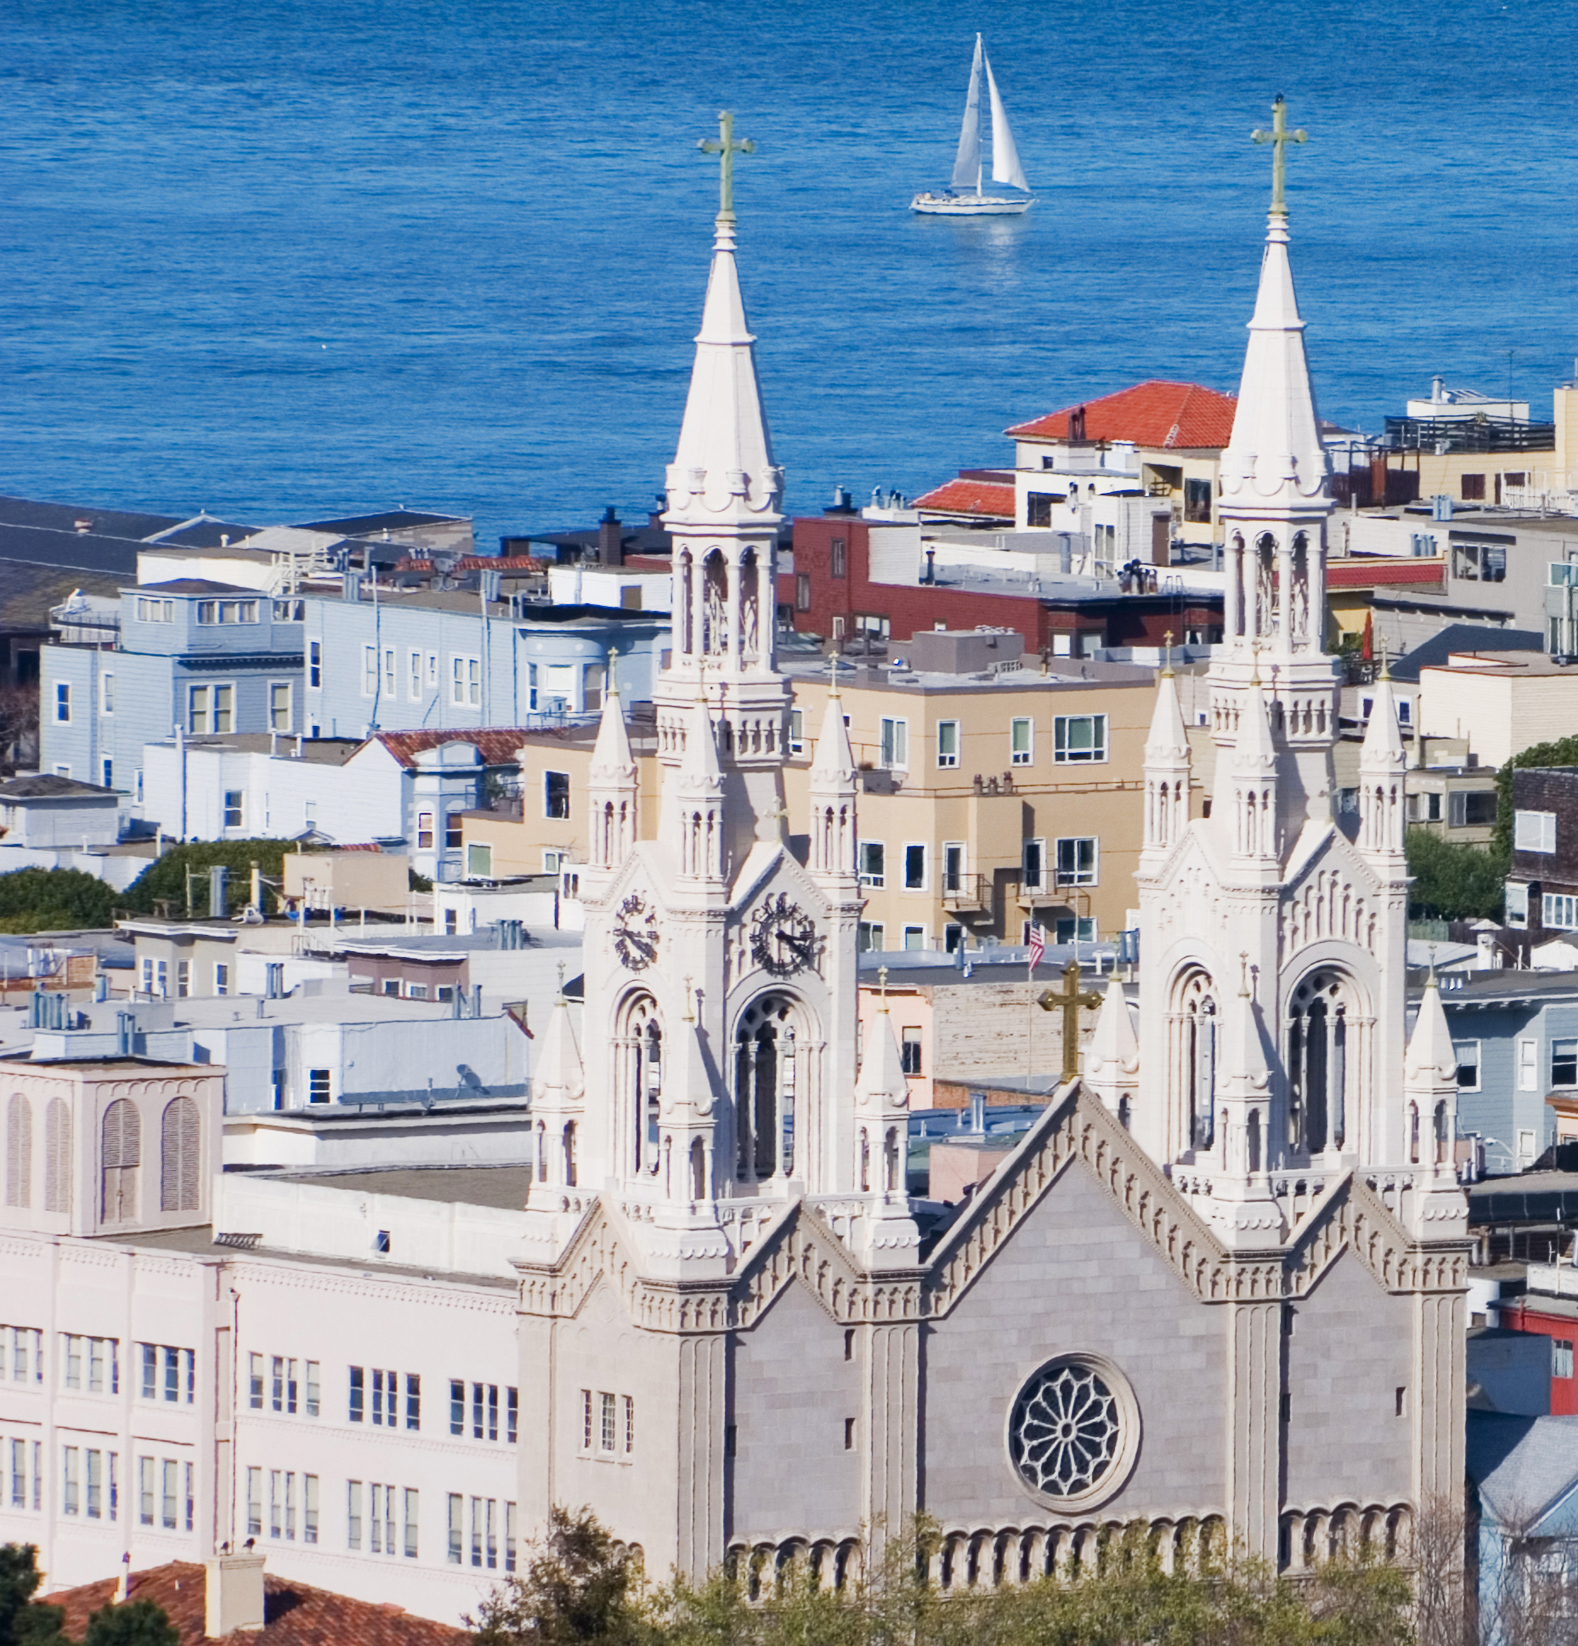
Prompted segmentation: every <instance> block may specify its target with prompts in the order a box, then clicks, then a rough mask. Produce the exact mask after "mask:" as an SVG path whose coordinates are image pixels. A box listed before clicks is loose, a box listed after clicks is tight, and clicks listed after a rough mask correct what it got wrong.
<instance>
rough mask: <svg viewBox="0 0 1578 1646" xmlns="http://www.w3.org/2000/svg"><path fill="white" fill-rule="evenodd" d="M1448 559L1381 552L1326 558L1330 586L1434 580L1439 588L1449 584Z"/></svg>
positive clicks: (1364, 586)
mask: <svg viewBox="0 0 1578 1646" xmlns="http://www.w3.org/2000/svg"><path fill="white" fill-rule="evenodd" d="M1445 572H1446V562H1445V561H1444V560H1442V559H1441V558H1440V557H1439V556H1428V557H1424V556H1422V557H1420V558H1419V559H1407V560H1392V559H1386V558H1382V557H1380V556H1371V555H1354V556H1353V558H1352V559H1348V558H1342V559H1338V560H1328V561H1327V562H1326V587H1327V588H1329V589H1374V588H1385V587H1387V586H1388V585H1390V584H1395V583H1433V584H1434V585H1435V586H1436V587H1437V588H1438V589H1439V588H1442V587H1444V585H1445Z"/></svg>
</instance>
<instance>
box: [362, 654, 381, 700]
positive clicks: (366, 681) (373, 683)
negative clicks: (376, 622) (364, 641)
mask: <svg viewBox="0 0 1578 1646" xmlns="http://www.w3.org/2000/svg"><path fill="white" fill-rule="evenodd" d="M377 695H378V648H377V647H376V646H363V647H362V696H363V697H376V696H377Z"/></svg>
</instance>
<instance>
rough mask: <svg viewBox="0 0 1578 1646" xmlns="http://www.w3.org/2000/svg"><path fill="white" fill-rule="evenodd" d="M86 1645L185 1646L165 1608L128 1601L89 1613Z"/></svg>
mask: <svg viewBox="0 0 1578 1646" xmlns="http://www.w3.org/2000/svg"><path fill="white" fill-rule="evenodd" d="M82 1646H181V1636H180V1634H179V1633H178V1632H177V1630H176V1627H175V1625H174V1624H173V1623H172V1622H171V1621H170V1619H169V1618H168V1616H166V1614H165V1611H164V1608H163V1607H162V1606H156V1605H154V1603H153V1602H152V1601H151V1600H127V1601H122V1603H121V1604H120V1605H119V1606H101V1607H100V1608H99V1609H98V1611H96V1612H90V1613H89V1614H88V1626H87V1628H86V1629H85V1630H84V1631H83V1635H82Z"/></svg>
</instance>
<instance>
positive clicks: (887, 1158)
mask: <svg viewBox="0 0 1578 1646" xmlns="http://www.w3.org/2000/svg"><path fill="white" fill-rule="evenodd" d="M882 1187H883V1188H884V1189H885V1190H886V1191H887V1193H888V1194H896V1193H897V1192H898V1187H899V1134H898V1128H897V1127H896V1126H890V1127H889V1128H888V1134H887V1136H886V1137H885V1138H884V1139H883V1143H882Z"/></svg>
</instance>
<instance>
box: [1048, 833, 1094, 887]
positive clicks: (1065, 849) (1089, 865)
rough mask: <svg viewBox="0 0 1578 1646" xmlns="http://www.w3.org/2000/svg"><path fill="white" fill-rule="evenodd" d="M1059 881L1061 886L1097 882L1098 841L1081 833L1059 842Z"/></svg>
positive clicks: (1087, 884)
mask: <svg viewBox="0 0 1578 1646" xmlns="http://www.w3.org/2000/svg"><path fill="white" fill-rule="evenodd" d="M1057 883H1058V885H1060V886H1094V885H1095V884H1096V841H1095V838H1094V837H1093V836H1089V835H1079V836H1074V837H1072V838H1070V839H1065V840H1060V841H1058V843H1057Z"/></svg>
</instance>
